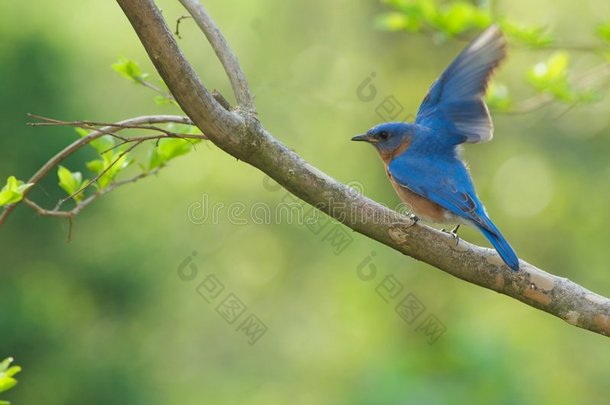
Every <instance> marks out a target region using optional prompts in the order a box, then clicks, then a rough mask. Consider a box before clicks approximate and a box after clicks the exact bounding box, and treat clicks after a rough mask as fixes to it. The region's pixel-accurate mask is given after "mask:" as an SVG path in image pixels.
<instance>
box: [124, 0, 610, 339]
mask: <svg viewBox="0 0 610 405" xmlns="http://www.w3.org/2000/svg"><path fill="white" fill-rule="evenodd" d="M117 2H118V3H119V5H120V6H121V8H122V9H123V11H124V13H125V15H126V16H127V17H128V19H129V21H130V22H131V24H132V26H133V28H134V30H135V32H136V33H137V34H138V36H139V38H140V40H141V42H142V44H143V45H144V47H145V49H146V51H147V52H148V54H149V56H150V58H151V60H152V61H153V63H154V64H155V67H156V68H157V70H158V71H159V73H160V75H161V77H162V78H163V79H164V80H165V82H166V84H167V85H168V88H169V89H170V91H171V92H172V94H173V95H174V96H175V98H176V100H177V101H178V103H179V104H180V106H181V107H182V108H183V109H184V111H185V112H186V113H187V114H188V116H189V117H190V118H191V119H192V120H193V122H194V123H195V124H196V125H197V126H198V127H199V128H200V129H201V130H202V131H203V132H204V133H205V134H206V135H208V137H209V138H210V140H211V141H212V142H214V143H215V144H217V145H218V146H219V147H220V148H222V149H223V150H225V151H226V152H228V153H230V154H231V155H233V156H235V157H237V158H239V159H242V160H244V161H246V162H247V163H249V164H251V165H252V166H255V167H257V168H258V169H260V170H262V171H263V172H265V173H267V174H268V175H269V176H271V177H272V178H273V179H275V180H276V181H277V182H278V183H279V184H281V185H282V186H284V187H285V188H286V189H287V190H289V191H290V192H292V193H293V194H295V195H296V196H298V197H299V198H301V199H303V200H304V201H305V202H307V203H309V204H311V205H312V206H314V207H316V208H318V209H320V210H322V211H324V212H325V213H327V214H328V215H330V216H332V217H334V218H336V219H338V220H339V221H341V222H343V223H344V224H345V225H347V226H348V227H350V228H352V229H353V230H355V231H357V232H359V233H362V234H363V235H366V236H368V237H370V238H372V239H375V240H377V241H379V242H381V243H383V244H385V245H387V246H389V247H391V248H393V249H395V250H397V251H399V252H402V253H404V254H406V255H409V256H411V257H413V258H415V259H417V260H421V261H424V262H426V263H428V264H430V265H432V266H434V267H437V268H439V269H441V270H443V271H445V272H447V273H449V274H451V275H453V276H455V277H458V278H461V279H463V280H465V281H468V282H470V283H474V284H477V285H479V286H482V287H485V288H488V289H491V290H494V291H497V292H499V293H502V294H505V295H508V296H510V297H513V298H515V299H517V300H519V301H521V302H524V303H525V304H527V305H530V306H532V307H534V308H538V309H540V310H543V311H545V312H548V313H550V314H552V315H555V316H557V317H559V318H561V319H563V320H565V321H566V322H568V323H570V324H572V325H575V326H578V327H580V328H584V329H588V330H590V331H593V332H596V333H600V334H602V335H608V334H610V300H608V298H605V297H602V296H600V295H597V294H595V293H593V292H590V291H588V290H587V289H585V288H583V287H581V286H580V285H578V284H576V283H574V282H572V281H570V280H568V279H565V278H561V277H557V276H554V275H552V274H549V273H546V272H544V271H542V270H540V269H538V268H536V267H535V266H533V265H531V264H529V263H526V262H524V261H521V263H520V268H521V270H520V271H519V272H512V271H511V270H509V269H508V268H507V267H506V266H505V265H504V264H503V263H502V260H501V259H500V257H499V256H498V255H497V254H496V252H495V251H493V250H491V249H486V248H481V247H478V246H475V245H472V244H470V243H467V242H464V241H460V242H459V243H458V244H457V245H456V243H455V239H454V238H453V237H452V236H450V235H446V234H444V233H442V232H439V231H437V230H434V229H432V228H429V227H427V226H422V225H419V224H414V223H413V221H411V220H410V219H409V218H407V217H405V216H403V215H400V214H398V213H396V212H394V211H391V210H389V209H387V208H385V207H383V206H381V205H380V204H377V203H376V202H374V201H372V200H370V199H368V198H366V197H364V196H361V195H359V194H357V193H354V192H353V190H351V189H350V188H349V187H347V186H345V185H343V184H341V183H339V182H337V181H336V180H334V179H332V178H330V177H329V176H327V175H326V174H324V173H322V172H320V171H319V170H317V169H316V168H314V167H312V166H310V165H309V164H308V163H307V162H305V161H304V160H303V159H301V158H300V157H299V156H298V155H297V154H296V153H294V152H293V151H291V150H290V149H288V148H287V147H286V146H284V145H283V144H281V143H280V142H279V141H277V140H276V139H275V138H273V137H272V136H271V135H270V134H269V133H268V132H267V131H266V130H265V129H264V128H263V127H262V126H261V125H260V123H259V122H258V121H257V120H256V119H255V118H253V116H252V115H251V114H248V113H244V112H227V111H226V110H224V109H223V108H222V107H221V106H220V105H219V104H218V103H215V102H214V100H213V99H212V97H211V96H210V94H209V92H208V90H207V89H206V88H205V87H204V86H203V84H202V83H201V81H200V80H199V78H198V77H197V76H196V75H195V73H194V71H193V69H192V68H191V66H190V65H189V63H188V62H187V61H186V59H185V58H184V56H183V55H182V53H181V52H180V50H179V48H178V46H177V45H176V42H175V40H174V38H173V36H172V34H171V32H170V31H169V29H168V28H167V26H166V24H165V22H164V20H163V18H162V16H161V14H160V12H159V10H158V8H157V7H156V6H155V4H154V3H153V1H152V0H117Z"/></svg>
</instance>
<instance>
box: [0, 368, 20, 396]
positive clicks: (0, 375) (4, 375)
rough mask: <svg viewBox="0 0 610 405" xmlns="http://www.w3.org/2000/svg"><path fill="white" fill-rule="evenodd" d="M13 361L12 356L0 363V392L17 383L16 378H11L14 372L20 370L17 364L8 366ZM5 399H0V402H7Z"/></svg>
mask: <svg viewBox="0 0 610 405" xmlns="http://www.w3.org/2000/svg"><path fill="white" fill-rule="evenodd" d="M12 362H13V358H12V357H8V358H6V359H4V360H3V361H2V362H1V363H0V392H3V391H6V390H9V389H11V388H13V387H14V386H15V385H16V384H17V380H16V379H15V378H13V376H14V375H15V374H17V373H18V372H20V371H21V367H19V366H12V367H11V366H10V365H11V363H12ZM8 403H9V402H7V401H0V404H8Z"/></svg>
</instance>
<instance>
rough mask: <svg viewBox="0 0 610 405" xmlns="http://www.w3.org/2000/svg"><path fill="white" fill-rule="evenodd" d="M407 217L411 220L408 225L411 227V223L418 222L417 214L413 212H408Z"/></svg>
mask: <svg viewBox="0 0 610 405" xmlns="http://www.w3.org/2000/svg"><path fill="white" fill-rule="evenodd" d="M409 219H410V220H411V221H413V222H411V225H409V227H412V226H413V225H415V224H417V223H418V222H419V217H418V216H417V215H414V214H409Z"/></svg>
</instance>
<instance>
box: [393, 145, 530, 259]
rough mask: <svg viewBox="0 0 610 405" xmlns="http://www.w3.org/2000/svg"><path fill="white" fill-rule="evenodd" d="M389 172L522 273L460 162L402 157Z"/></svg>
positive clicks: (510, 248)
mask: <svg viewBox="0 0 610 405" xmlns="http://www.w3.org/2000/svg"><path fill="white" fill-rule="evenodd" d="M388 170H389V172H390V174H391V175H392V178H394V180H395V181H396V182H398V184H400V185H401V186H403V187H406V188H408V189H409V190H411V191H412V192H414V193H416V194H418V195H420V196H422V197H425V198H427V199H428V200H430V201H432V202H434V203H436V204H438V205H440V206H441V207H443V208H445V209H446V210H448V211H450V212H452V213H453V214H455V215H457V216H459V217H461V218H464V219H466V220H468V221H469V222H471V223H472V224H473V225H474V226H476V227H477V228H478V229H479V230H480V231H481V232H482V233H483V235H485V237H486V238H487V239H488V240H489V241H490V242H491V244H492V245H493V247H494V248H496V250H497V251H498V253H499V254H500V256H501V257H502V259H503V260H504V262H505V263H506V264H507V265H508V267H510V268H511V269H513V270H514V271H517V270H519V258H518V257H517V254H516V253H515V251H514V250H513V248H512V247H511V246H510V244H509V243H508V241H507V240H506V239H505V238H504V236H502V233H501V232H500V230H499V229H498V228H497V227H496V226H495V225H494V223H493V222H491V220H490V219H489V217H488V216H487V213H486V212H485V207H484V206H483V204H482V203H481V202H480V201H479V198H478V197H477V195H476V193H475V191H474V186H473V184H472V181H471V180H470V175H469V174H468V171H467V170H466V167H465V166H464V164H463V163H462V162H460V161H459V160H457V159H450V160H447V161H442V160H441V161H439V160H436V161H434V162H430V161H429V159H425V160H424V159H416V158H414V157H413V156H411V157H409V158H407V157H405V155H402V156H399V157H397V158H395V159H394V160H392V161H391V162H390V164H389V166H388Z"/></svg>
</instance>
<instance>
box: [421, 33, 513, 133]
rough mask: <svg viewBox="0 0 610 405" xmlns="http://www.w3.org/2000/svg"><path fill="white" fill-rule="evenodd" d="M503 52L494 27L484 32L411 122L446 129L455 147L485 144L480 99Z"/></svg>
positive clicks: (487, 120) (489, 128) (486, 123)
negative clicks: (453, 139)
mask: <svg viewBox="0 0 610 405" xmlns="http://www.w3.org/2000/svg"><path fill="white" fill-rule="evenodd" d="M505 48H506V42H505V40H504V36H503V35H502V32H501V31H500V29H499V28H498V26H497V25H492V26H491V27H489V28H488V29H487V30H485V31H484V32H483V33H482V34H481V35H479V36H478V37H477V38H476V39H475V40H474V41H473V42H472V43H471V44H470V45H468V47H466V49H464V50H463V51H462V53H460V54H459V55H458V57H457V58H455V60H454V61H453V62H452V63H451V65H449V67H448V68H447V69H446V70H445V71H444V72H443V74H442V75H441V77H439V78H438V80H436V81H435V82H434V83H433V84H432V87H430V90H429V91H428V94H427V95H426V97H425V98H424V101H423V102H422V104H421V106H420V107H419V111H418V112H417V117H416V119H415V122H416V123H417V124H420V125H424V126H427V127H430V128H432V129H434V128H438V127H439V126H442V128H443V129H449V131H448V132H449V134H450V135H449V136H455V137H456V139H455V144H459V143H463V142H468V143H477V142H485V141H489V140H490V139H491V138H492V136H493V124H492V122H491V117H490V116H489V110H488V109H487V105H486V104H485V101H484V100H483V98H484V96H485V91H486V90H487V84H488V82H489V79H490V77H491V75H492V74H493V71H494V70H495V68H496V67H497V66H498V65H499V63H500V62H501V61H502V59H504V56H505V55H506V49H505Z"/></svg>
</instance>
